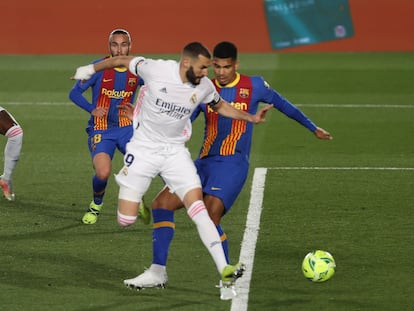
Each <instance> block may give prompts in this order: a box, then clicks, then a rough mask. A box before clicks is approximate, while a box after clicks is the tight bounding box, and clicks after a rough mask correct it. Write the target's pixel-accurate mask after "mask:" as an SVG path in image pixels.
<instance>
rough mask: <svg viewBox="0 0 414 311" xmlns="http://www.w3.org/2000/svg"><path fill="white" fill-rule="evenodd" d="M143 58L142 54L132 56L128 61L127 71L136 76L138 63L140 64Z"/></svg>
mask: <svg viewBox="0 0 414 311" xmlns="http://www.w3.org/2000/svg"><path fill="white" fill-rule="evenodd" d="M144 60H145V58H144V57H142V56H137V57H134V58H133V59H132V60H131V61H130V62H129V71H130V72H131V73H132V74H134V75H136V76H138V65H139V64H141V63H142V62H143V61H144Z"/></svg>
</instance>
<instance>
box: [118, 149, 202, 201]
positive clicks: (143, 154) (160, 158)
mask: <svg viewBox="0 0 414 311" xmlns="http://www.w3.org/2000/svg"><path fill="white" fill-rule="evenodd" d="M157 175H160V176H161V178H162V179H163V181H164V182H165V184H166V185H167V186H168V187H169V188H170V190H171V192H174V193H176V194H177V195H178V197H179V198H180V199H181V200H183V199H184V196H185V195H186V194H187V192H188V191H190V190H192V189H195V188H201V182H200V177H199V176H198V174H197V169H196V167H195V165H194V162H193V160H192V158H191V154H190V152H189V151H188V149H187V148H186V147H185V146H184V145H181V144H178V145H168V144H162V145H158V146H154V145H152V146H145V145H143V144H140V145H138V144H137V143H136V141H134V142H133V143H131V142H130V143H128V144H127V147H126V153H125V156H124V167H123V168H122V169H121V170H120V171H119V173H118V174H117V175H116V176H115V179H116V181H117V183H118V185H119V186H120V190H119V198H120V199H124V200H128V201H132V202H141V199H142V197H143V195H144V194H145V192H146V191H147V190H148V188H149V186H150V185H151V181H152V179H153V178H154V177H156V176H157Z"/></svg>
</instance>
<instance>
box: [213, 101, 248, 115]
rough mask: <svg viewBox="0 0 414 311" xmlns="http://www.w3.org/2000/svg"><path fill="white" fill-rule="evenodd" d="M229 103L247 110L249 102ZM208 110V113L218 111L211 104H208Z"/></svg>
mask: <svg viewBox="0 0 414 311" xmlns="http://www.w3.org/2000/svg"><path fill="white" fill-rule="evenodd" d="M229 104H230V105H232V106H233V107H234V108H236V109H239V110H243V111H247V103H233V102H231V103H229ZM207 112H208V113H217V112H216V111H214V109H213V108H211V107H210V106H209V105H207Z"/></svg>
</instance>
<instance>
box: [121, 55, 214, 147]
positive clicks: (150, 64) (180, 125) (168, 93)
mask: <svg viewBox="0 0 414 311" xmlns="http://www.w3.org/2000/svg"><path fill="white" fill-rule="evenodd" d="M129 70H130V71H131V72H132V73H133V74H135V75H139V76H140V77H142V78H143V79H144V82H145V87H142V88H141V90H140V93H139V94H138V100H139V101H141V103H140V104H141V107H140V111H139V113H137V114H136V115H135V116H134V124H136V125H138V128H137V129H136V130H135V131H134V135H133V137H132V139H131V142H137V143H139V144H141V143H168V144H183V143H184V142H185V141H187V140H188V138H189V137H188V135H183V133H184V132H186V131H187V132H190V133H191V129H189V128H188V126H189V124H190V122H189V119H190V116H191V114H192V112H193V111H194V109H195V108H196V107H197V106H198V105H199V104H200V103H202V102H203V103H210V102H212V101H213V100H218V98H219V97H220V95H219V94H218V93H217V91H216V89H215V87H214V85H213V83H212V82H211V81H210V79H209V78H208V77H204V78H202V79H201V81H200V84H198V85H193V84H191V83H183V82H182V80H181V77H180V74H179V63H178V62H176V61H173V60H154V59H145V58H143V57H136V58H134V59H133V60H132V61H131V62H130V66H129Z"/></svg>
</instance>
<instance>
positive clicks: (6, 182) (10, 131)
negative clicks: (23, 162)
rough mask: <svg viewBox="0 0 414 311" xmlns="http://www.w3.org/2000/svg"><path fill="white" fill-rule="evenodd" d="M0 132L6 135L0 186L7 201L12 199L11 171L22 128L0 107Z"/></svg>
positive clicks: (16, 155)
mask: <svg viewBox="0 0 414 311" xmlns="http://www.w3.org/2000/svg"><path fill="white" fill-rule="evenodd" d="M0 134H1V135H4V136H6V137H7V143H6V146H5V147H4V164H3V174H2V175H1V176H0V187H1V188H2V190H3V195H4V197H5V198H6V199H7V200H8V201H14V199H15V196H14V192H13V185H12V184H13V178H12V177H13V172H14V169H15V167H16V165H17V162H18V161H19V159H20V152H21V150H22V143H23V129H22V127H21V126H20V124H19V123H18V122H17V121H16V119H15V118H14V117H13V115H12V114H11V113H10V112H8V111H7V110H6V109H5V108H3V107H0Z"/></svg>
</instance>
